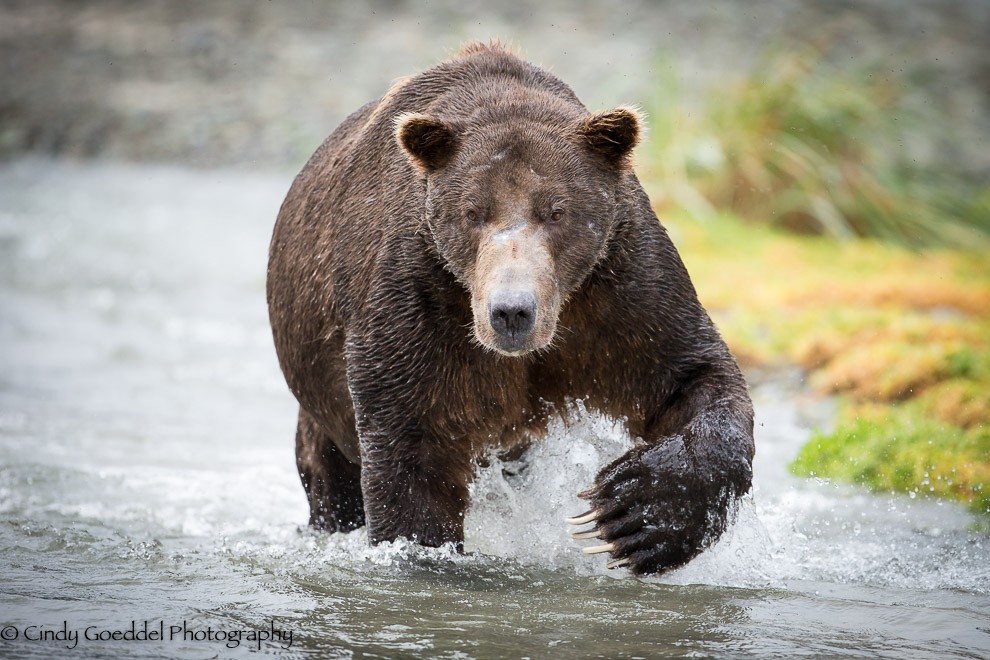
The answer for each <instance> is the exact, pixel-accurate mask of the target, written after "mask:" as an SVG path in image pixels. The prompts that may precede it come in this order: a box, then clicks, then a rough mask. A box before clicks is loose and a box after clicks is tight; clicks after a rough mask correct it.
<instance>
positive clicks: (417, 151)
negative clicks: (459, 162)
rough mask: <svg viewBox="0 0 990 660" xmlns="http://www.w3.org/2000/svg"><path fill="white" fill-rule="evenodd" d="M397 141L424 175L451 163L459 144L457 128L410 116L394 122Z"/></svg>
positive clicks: (423, 117)
mask: <svg viewBox="0 0 990 660" xmlns="http://www.w3.org/2000/svg"><path fill="white" fill-rule="evenodd" d="M395 140H396V141H397V142H398V143H399V146H400V147H402V150H403V151H405V152H406V156H408V157H409V160H410V161H411V162H412V164H413V165H414V166H415V167H416V168H417V169H419V170H420V171H422V172H423V173H430V172H435V171H437V170H438V169H440V168H441V167H443V166H444V165H446V164H447V163H448V162H450V159H451V158H453V157H454V153H455V152H456V151H457V147H458V145H459V144H460V138H459V137H458V131H457V129H456V127H454V126H452V125H450V124H448V123H445V122H443V121H441V120H439V119H437V118H435V117H429V116H427V115H421V114H417V113H411V112H410V113H406V114H402V115H399V116H398V117H396V118H395Z"/></svg>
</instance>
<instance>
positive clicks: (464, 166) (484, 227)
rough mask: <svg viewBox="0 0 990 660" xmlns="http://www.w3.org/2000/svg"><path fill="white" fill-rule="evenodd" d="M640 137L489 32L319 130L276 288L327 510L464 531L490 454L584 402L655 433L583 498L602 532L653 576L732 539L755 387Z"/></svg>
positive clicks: (319, 512)
mask: <svg viewBox="0 0 990 660" xmlns="http://www.w3.org/2000/svg"><path fill="white" fill-rule="evenodd" d="M640 133H641V126H640V118H639V116H638V114H637V113H636V111H634V110H632V109H630V108H625V107H619V108H616V109H613V110H608V111H606V112H601V113H598V114H592V113H590V112H588V110H587V109H586V108H585V107H584V106H583V105H582V104H581V102H580V101H579V100H578V99H577V97H576V96H575V94H574V92H573V91H571V89H570V88H569V87H568V86H567V85H565V84H564V83H563V82H561V81H560V80H558V79H557V78H556V77H554V76H552V75H550V74H549V73H547V72H546V71H544V70H542V69H540V68H537V67H536V66H533V65H531V64H528V63H526V62H524V61H523V60H521V59H519V58H518V57H516V56H515V55H514V54H512V53H510V52H508V51H507V50H506V49H504V48H502V47H500V46H498V45H480V44H476V45H472V46H469V47H467V48H465V49H464V50H462V51H461V52H460V53H459V54H458V55H456V56H454V57H453V58H451V59H450V60H448V61H445V62H443V63H441V64H439V65H437V66H435V67H433V68H431V69H429V70H427V71H425V72H423V73H421V74H419V75H416V76H413V77H410V78H407V79H404V80H400V81H398V82H397V83H395V84H394V85H393V87H392V88H391V89H390V90H389V91H388V93H387V94H385V95H384V96H383V97H382V98H380V99H378V100H376V101H372V102H371V103H368V104H367V105H365V106H364V107H362V108H361V109H360V110H358V111H357V112H355V113H354V114H352V115H351V116H350V117H348V118H347V119H346V120H345V121H344V122H343V123H342V124H341V125H340V126H339V127H338V128H337V129H336V130H335V131H334V132H333V134H332V135H330V137H329V138H327V140H326V141H325V142H324V143H323V144H322V145H321V146H320V147H319V149H317V151H316V153H315V154H314V155H313V156H312V158H310V160H309V162H308V163H307V164H306V165H305V167H304V168H303V170H302V172H300V174H299V175H298V176H297V177H296V179H295V181H294V183H293V184H292V187H291V189H290V190H289V192H288V195H287V197H286V199H285V202H284V203H283V205H282V208H281V211H280V212H279V215H278V220H277V222H276V224H275V231H274V235H273V237H272V242H271V250H270V258H269V264H268V285H267V294H268V305H269V314H270V318H271V325H272V330H273V334H274V339H275V347H276V350H277V352H278V358H279V362H280V365H281V368H282V372H283V373H284V375H285V378H286V381H287V382H288V386H289V388H290V389H291V391H292V393H293V394H294V395H295V397H296V399H298V401H299V421H298V429H297V432H296V457H297V465H298V469H299V474H300V476H301V478H302V482H303V486H304V487H305V490H306V494H307V496H308V498H309V506H310V524H311V525H313V526H314V527H316V528H320V529H324V530H330V531H347V530H352V529H355V528H358V527H360V526H362V525H365V524H366V525H367V531H368V538H369V540H370V542H371V543H379V542H382V541H391V540H394V539H397V538H399V537H405V538H407V539H411V540H414V541H416V542H418V543H420V544H423V545H428V546H439V545H441V544H444V543H452V544H454V545H455V546H456V547H457V548H461V546H462V544H463V537H464V513H465V510H466V508H467V506H468V485H469V483H470V481H471V478H472V476H473V474H474V470H475V466H476V464H477V462H478V460H479V459H480V458H481V457H483V456H484V455H486V453H487V452H488V451H490V450H495V451H505V452H508V451H511V450H513V449H514V448H515V449H518V448H519V447H520V446H521V445H522V444H523V443H527V442H529V441H530V440H531V439H534V438H538V437H539V435H540V434H541V433H543V432H545V430H546V425H547V422H548V420H549V419H550V418H552V417H553V416H554V415H563V414H566V411H567V410H568V408H569V407H572V406H569V404H570V403H572V402H574V401H577V400H580V401H583V402H584V405H585V406H586V407H587V408H588V409H591V410H595V411H599V412H601V413H603V414H605V415H608V416H610V417H612V418H614V419H617V420H623V421H624V422H625V424H626V425H627V427H628V430H629V433H630V434H631V435H632V436H633V437H635V438H636V444H635V446H634V447H633V448H632V449H630V450H629V451H628V453H626V454H625V455H624V456H622V457H621V458H619V459H618V460H616V461H615V462H613V463H612V464H611V465H608V466H606V467H604V468H603V469H602V470H601V471H600V472H599V473H598V476H597V478H596V480H595V483H594V484H590V485H589V486H590V487H589V488H588V489H587V490H585V491H583V492H582V493H580V494H578V496H579V497H581V498H584V499H586V500H587V501H588V502H589V504H590V509H589V511H588V512H587V513H585V514H582V515H579V516H576V517H575V518H571V519H569V520H568V522H570V523H571V524H574V525H583V524H588V523H592V526H591V527H590V528H589V529H585V530H584V531H579V532H576V533H574V534H573V536H574V537H575V538H578V539H590V538H596V539H599V541H598V545H595V546H591V547H586V548H584V550H585V552H587V553H589V554H591V553H597V552H601V553H608V554H609V555H610V559H611V561H610V562H609V564H608V565H609V567H610V568H612V567H616V566H627V567H628V568H629V570H631V571H633V572H634V573H636V574H644V573H654V572H660V571H664V570H667V569H671V568H674V567H677V566H680V565H682V564H684V563H685V562H687V561H688V560H690V559H691V558H693V557H694V556H696V555H697V554H698V553H700V552H701V551H702V550H703V549H705V548H706V547H708V546H709V545H710V544H711V543H713V542H714V541H715V540H716V539H718V537H719V536H720V535H721V533H722V532H723V531H724V529H725V528H726V526H727V524H728V521H729V519H730V518H731V512H732V511H733V510H734V508H735V506H734V503H735V501H736V499H737V498H739V497H740V496H742V495H743V494H745V493H746V492H747V491H748V490H749V488H750V484H751V475H752V459H753V452H754V445H753V410H752V404H751V402H750V399H749V395H748V393H747V387H746V383H745V381H744V380H743V377H742V374H741V373H740V371H739V368H738V367H737V365H736V362H735V361H734V360H733V358H732V356H731V355H730V353H729V351H728V349H727V348H726V346H725V343H724V342H723V341H722V339H721V338H720V336H719V334H718V332H717V331H716V329H715V327H714V326H713V324H712V322H711V320H710V319H709V317H708V315H707V314H706V312H705V311H704V310H703V309H702V307H701V305H700V303H699V302H698V297H697V294H696V293H695V290H694V287H693V285H692V284H691V280H690V279H689V278H688V274H687V271H686V270H685V268H684V265H683V264H682V262H681V259H680V257H679V255H678V253H677V250H676V249H675V248H674V246H673V244H672V243H671V241H670V239H669V238H668V236H667V232H666V230H665V229H664V228H663V226H662V225H661V224H660V222H659V221H658V219H657V217H656V215H655V214H654V212H653V209H652V208H651V206H650V201H649V199H648V198H647V196H646V194H645V193H644V191H643V188H642V187H641V186H640V184H639V181H638V180H637V178H636V175H635V174H634V173H633V168H632V162H631V154H632V150H633V147H635V146H636V144H637V142H638V141H639V138H640Z"/></svg>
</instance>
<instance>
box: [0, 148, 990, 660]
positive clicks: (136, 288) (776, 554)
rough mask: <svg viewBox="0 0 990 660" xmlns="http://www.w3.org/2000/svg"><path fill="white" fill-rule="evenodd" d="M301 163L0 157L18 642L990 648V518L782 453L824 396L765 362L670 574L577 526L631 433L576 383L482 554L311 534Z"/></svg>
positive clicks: (229, 649)
mask: <svg viewBox="0 0 990 660" xmlns="http://www.w3.org/2000/svg"><path fill="white" fill-rule="evenodd" d="M288 184H289V179H288V178H287V177H285V176H277V175H257V174H247V173H243V172H232V171H194V170H188V169H179V168H167V167H155V166H123V165H113V164H85V165H83V164H72V163H65V162H52V161H46V160H20V161H15V162H12V163H8V164H6V165H3V166H0V627H2V630H0V656H3V657H48V656H52V655H62V654H65V655H77V656H79V657H91V656H106V657H122V656H135V657H173V656H187V657H217V656H218V655H219V656H224V657H226V656H230V655H235V656H239V655H247V654H248V653H252V652H256V651H257V650H258V649H259V648H260V649H261V651H262V652H265V653H273V654H276V655H280V656H283V657H299V656H319V657H324V656H327V657H338V656H339V657H352V656H360V657H395V656H403V657H451V658H455V657H456V658H467V657H492V656H510V657H524V656H529V657H541V656H554V655H559V654H566V655H568V656H578V657H585V656H587V657H596V656H597V657H654V656H658V655H670V656H681V655H683V656H695V657H697V656H723V657H739V656H765V655H779V656H793V655H826V656H832V655H845V656H871V657H875V656H894V657H919V656H939V657H987V656H988V655H990V539H988V537H987V536H986V535H985V534H982V533H979V532H975V531H972V530H973V519H972V518H971V517H970V516H969V515H968V514H967V513H966V512H965V511H964V510H962V509H960V508H958V507H956V506H954V505H951V504H938V503H934V502H929V501H922V500H920V499H918V500H911V499H907V498H898V497H883V496H874V495H868V494H865V493H863V492H861V491H859V490H857V489H853V488H841V487H837V486H834V485H829V484H825V483H816V482H814V481H806V480H799V479H796V478H794V477H792V476H790V475H789V474H788V473H787V471H786V464H787V462H788V460H789V459H790V458H791V457H792V456H793V455H794V453H795V452H796V450H797V448H798V447H799V446H800V445H801V444H802V442H804V441H805V440H806V439H807V437H808V435H809V430H808V427H809V425H810V423H811V418H814V417H818V418H822V414H823V412H822V410H821V407H820V405H813V404H809V402H807V401H805V402H802V401H801V395H800V394H799V392H800V389H799V388H798V387H797V382H796V377H795V376H794V375H791V374H778V375H775V376H773V377H763V378H757V379H754V385H753V390H754V392H753V393H754V400H755V402H756V408H757V459H756V464H755V488H754V493H753V495H752V496H751V497H749V498H747V499H746V500H745V501H744V502H743V505H742V507H741V510H740V512H739V518H738V522H737V524H736V526H735V527H734V528H733V530H732V531H731V533H730V534H728V535H727V536H726V538H725V539H723V540H722V541H721V542H720V543H719V544H718V545H717V546H716V547H715V548H713V549H712V550H710V551H709V552H707V553H706V554H704V555H703V556H702V557H700V558H699V559H697V560H696V561H695V562H693V563H692V564H690V565H689V566H687V567H686V568H684V569H682V570H679V571H676V572H674V573H671V574H669V575H667V576H665V577H663V578H659V579H657V578H649V579H634V578H631V577H630V576H629V575H628V574H627V573H624V572H623V571H621V570H620V571H607V570H606V569H605V568H604V563H605V561H604V560H603V559H602V558H601V557H600V556H598V557H586V556H584V555H582V554H581V552H580V545H579V544H578V543H577V542H575V541H572V540H571V539H570V538H568V536H567V530H566V529H565V527H566V525H565V524H564V523H563V518H564V517H566V516H568V515H575V514H577V513H579V512H580V511H581V503H580V502H579V501H578V500H577V499H576V498H575V497H574V496H573V493H575V492H577V491H578V490H580V489H581V488H583V487H585V486H586V485H587V484H588V483H589V482H590V478H591V476H592V475H593V474H594V473H595V471H596V469H597V467H598V466H600V465H601V464H602V463H603V462H604V461H605V460H607V459H608V458H609V457H611V456H614V455H616V454H617V453H619V452H621V451H622V450H623V448H624V447H626V446H628V442H629V440H628V438H627V437H625V435H624V434H623V433H622V432H621V430H620V429H618V428H616V427H615V426H614V425H612V424H610V423H609V422H608V421H607V420H602V419H597V418H593V417H590V416H587V415H580V411H579V410H578V411H577V412H578V414H579V416H580V420H579V421H578V423H576V424H575V425H574V426H572V427H571V428H569V429H568V430H567V431H565V430H564V429H563V428H562V427H561V426H559V425H558V426H557V427H556V428H554V429H553V430H552V432H551V433H550V437H549V438H548V439H547V441H546V442H545V443H543V444H541V445H539V446H538V447H536V448H535V449H533V450H532V451H531V452H530V454H529V455H528V456H526V457H525V458H524V459H523V462H522V464H521V465H510V466H501V465H497V464H496V465H493V466H491V467H490V468H488V469H487V470H486V471H485V472H483V473H482V474H480V475H479V476H478V479H477V480H476V483H475V485H474V487H473V499H474V502H475V504H474V505H473V507H472V509H471V511H470V513H469V515H468V519H467V540H466V546H467V549H468V550H469V551H470V552H469V554H467V555H464V556H456V555H451V554H450V553H448V552H446V551H444V550H425V549H421V548H416V547H410V546H408V545H407V544H404V543H401V542H400V543H396V544H393V545H386V546H380V547H377V548H370V547H369V546H368V545H367V543H366V537H365V536H364V533H363V531H361V530H359V531H356V532H353V533H351V534H348V535H329V536H328V535H318V534H314V533H311V532H309V531H307V530H306V529H305V523H306V519H307V507H306V502H305V497H304V494H303V491H302V487H301V486H300V484H299V480H298V477H297V476H296V474H295V470H294V458H293V433H294V420H295V405H294V403H293V400H292V397H291V395H290V394H289V393H288V391H287V389H286V387H285V385H284V382H283V381H282V378H281V375H280V373H279V371H278V366H277V363H276V360H275V354H274V350H273V348H272V345H271V338H270V335H269V330H268V323H267V316H266V308H265V302H264V275H265V263H266V250H267V243H268V238H269V235H270V231H271V227H272V223H273V222H274V218H275V215H276V213H277V210H278V206H279V204H280V202H281V199H282V197H283V195H284V194H285V191H286V189H287V188H288ZM809 411H810V412H809ZM825 412H826V413H827V410H826V411H825ZM824 418H826V419H827V415H825V417H824ZM503 467H505V468H508V469H505V470H503V469H502V468H503ZM115 631H117V632H116V633H115ZM115 635H116V636H117V637H118V638H119V639H116V640H115V639H113V637H114V636H115ZM290 635H291V639H290V637H289V636H290ZM145 636H150V637H151V638H152V639H150V640H148V639H143V638H144V637H145ZM87 637H89V638H90V639H87ZM134 637H137V638H139V639H134ZM156 637H161V638H162V639H156ZM101 638H102V639H101ZM69 648H71V651H70V650H68V649H69Z"/></svg>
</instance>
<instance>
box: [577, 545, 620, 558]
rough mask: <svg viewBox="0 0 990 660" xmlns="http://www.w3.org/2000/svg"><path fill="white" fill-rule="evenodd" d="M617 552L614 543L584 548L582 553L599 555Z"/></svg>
mask: <svg viewBox="0 0 990 660" xmlns="http://www.w3.org/2000/svg"><path fill="white" fill-rule="evenodd" d="M613 550H615V544H614V543H604V544H602V545H592V546H588V547H587V548H583V549H582V550H581V551H582V552H583V553H584V554H586V555H597V554H598V553H600V552H612V551H613Z"/></svg>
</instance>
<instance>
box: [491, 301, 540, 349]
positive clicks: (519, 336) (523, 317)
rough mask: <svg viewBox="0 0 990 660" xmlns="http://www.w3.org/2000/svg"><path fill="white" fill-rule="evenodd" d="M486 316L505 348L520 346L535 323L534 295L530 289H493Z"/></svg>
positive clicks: (523, 343) (517, 347)
mask: <svg viewBox="0 0 990 660" xmlns="http://www.w3.org/2000/svg"><path fill="white" fill-rule="evenodd" d="M488 318H489V321H490V323H491V324H492V330H494V331H495V333H496V334H497V335H498V336H499V338H500V339H501V341H502V343H503V344H504V346H505V348H507V349H519V348H522V347H523V346H524V345H525V343H526V340H527V339H528V338H529V333H530V332H531V331H532V330H533V326H535V325H536V296H534V295H533V294H532V292H530V291H495V292H493V293H492V295H491V298H490V299H489V302H488Z"/></svg>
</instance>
